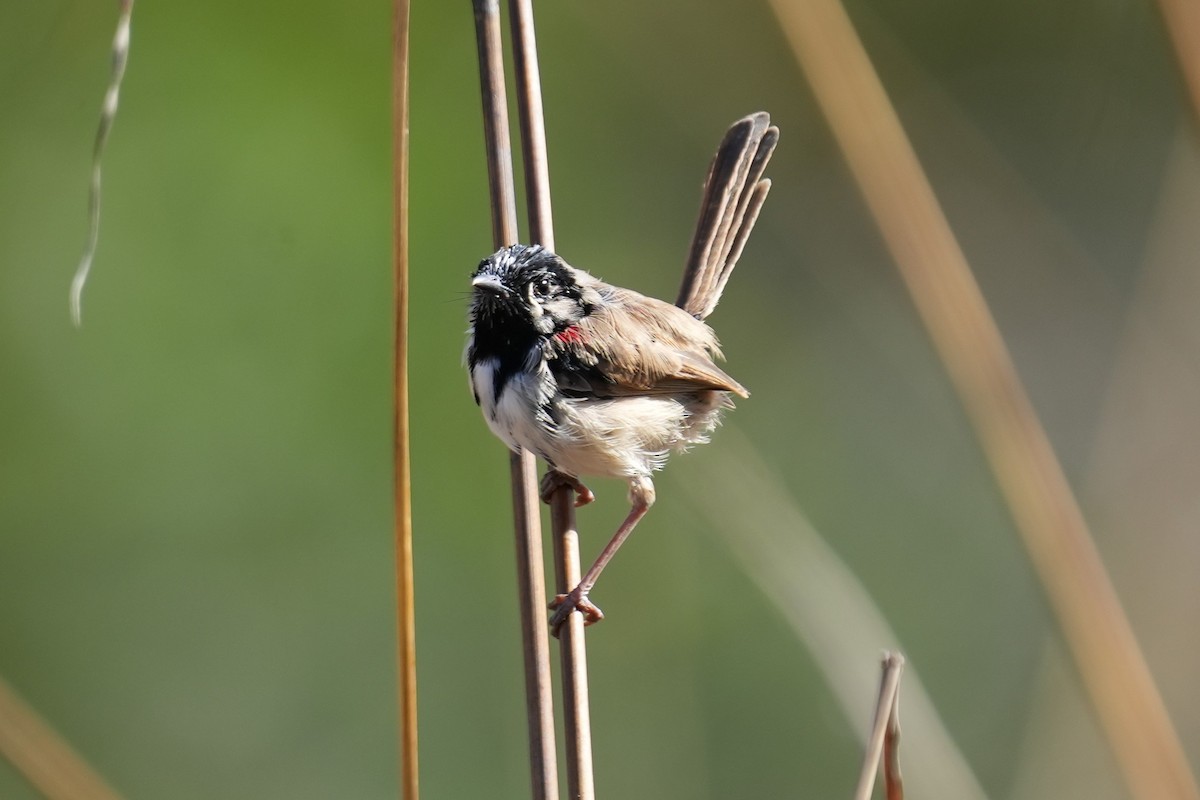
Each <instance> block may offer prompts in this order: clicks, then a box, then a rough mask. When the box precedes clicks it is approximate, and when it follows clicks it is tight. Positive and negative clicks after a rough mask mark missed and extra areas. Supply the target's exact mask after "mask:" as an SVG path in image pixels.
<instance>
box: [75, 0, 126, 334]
mask: <svg viewBox="0 0 1200 800" xmlns="http://www.w3.org/2000/svg"><path fill="white" fill-rule="evenodd" d="M132 17H133V0H120V15H119V16H118V17H117V32H116V34H115V35H114V36H113V44H112V71H111V73H110V74H109V78H108V90H107V91H106V92H105V93H104V104H103V106H102V107H101V109H100V124H99V126H97V128H96V140H95V142H94V144H93V145H92V183H91V187H90V188H89V190H88V238H87V245H86V246H85V247H84V250H83V258H81V259H80V261H79V266H78V267H76V268H75V277H74V278H72V279H71V320H72V321H73V322H74V323H75V327H79V326H80V325H82V324H83V287H84V285H85V284H86V283H87V279H88V273H90V272H91V271H92V260H93V259H94V258H95V257H96V246H97V245H98V244H99V243H100V160H101V158H102V157H103V156H104V145H105V144H106V143H107V142H108V132H109V131H110V130H112V126H113V122H114V121H116V118H117V103H118V101H119V100H120V96H121V81H122V80H123V79H124V78H125V65H126V63H128V61H129V24H130V20H131V19H132Z"/></svg>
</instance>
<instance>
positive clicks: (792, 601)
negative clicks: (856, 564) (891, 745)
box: [673, 423, 987, 800]
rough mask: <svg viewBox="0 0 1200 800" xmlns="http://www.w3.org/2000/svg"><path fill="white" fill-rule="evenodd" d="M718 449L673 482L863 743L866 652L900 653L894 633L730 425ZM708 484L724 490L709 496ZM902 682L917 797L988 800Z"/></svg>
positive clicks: (914, 689)
mask: <svg viewBox="0 0 1200 800" xmlns="http://www.w3.org/2000/svg"><path fill="white" fill-rule="evenodd" d="M719 446H720V448H721V454H722V458H721V459H720V460H719V461H718V460H717V459H707V458H697V459H694V460H691V461H686V462H681V463H680V465H679V466H678V468H677V469H684V470H690V471H692V473H693V474H694V475H695V476H696V477H695V479H691V478H687V479H684V480H679V481H676V484H675V485H676V487H677V488H678V489H681V490H682V491H683V492H684V493H685V494H686V495H687V496H688V498H689V500H690V501H691V503H692V505H693V506H694V507H695V508H696V509H697V511H698V513H700V514H701V515H703V516H704V517H705V518H706V519H708V520H709V522H710V523H711V528H712V529H713V530H714V531H718V532H719V533H720V535H721V539H722V541H723V542H724V543H725V544H726V545H727V546H728V547H729V551H730V553H731V554H732V555H733V557H734V558H735V559H736V560H737V561H738V562H739V563H740V564H741V566H742V569H744V570H745V572H746V574H747V575H748V576H749V577H750V578H751V579H752V580H753V581H754V582H755V584H757V585H758V587H759V588H760V589H761V590H762V592H763V594H764V595H766V597H767V598H768V599H769V600H770V601H771V602H772V603H773V604H774V606H775V607H776V608H777V609H778V610H779V612H780V614H782V615H783V617H784V619H785V620H786V621H787V623H788V625H789V626H790V627H791V628H792V630H793V631H795V633H796V635H797V637H798V638H799V639H800V640H801V641H802V642H803V643H804V645H805V647H806V648H807V649H808V652H809V654H810V655H811V656H812V659H813V662H814V663H815V664H816V666H817V668H818V669H819V670H820V671H821V675H822V676H823V677H824V678H825V681H826V683H828V685H829V688H830V690H831V691H832V693H833V695H834V697H835V698H836V699H837V701H838V703H839V705H840V706H841V708H842V710H843V712H844V714H845V717H846V719H847V721H848V722H849V723H850V725H851V726H852V727H853V728H854V730H855V733H856V734H857V735H858V736H859V738H860V739H861V740H862V741H863V742H866V741H867V739H868V737H869V735H870V731H869V730H868V729H867V727H866V725H865V723H864V720H863V719H862V717H861V714H862V709H861V706H862V691H863V686H866V685H868V684H870V683H871V682H872V680H873V679H875V677H876V676H875V675H874V674H873V673H874V670H872V669H871V668H870V667H869V666H868V665H867V664H866V662H865V661H864V660H863V659H864V655H865V654H869V653H877V652H879V649H880V647H888V648H894V649H900V648H899V645H900V640H899V637H898V636H897V635H896V633H895V631H893V630H891V629H890V628H889V627H888V623H887V620H886V619H885V618H884V614H883V611H882V610H881V609H880V608H879V607H878V606H877V605H876V604H875V603H874V601H873V600H872V599H871V596H870V595H869V594H868V593H867V591H866V589H865V588H864V587H863V585H862V583H861V582H860V581H859V580H858V579H857V578H856V577H855V576H854V573H852V572H851V571H850V569H849V567H847V566H846V564H845V563H844V562H843V561H842V560H841V559H840V558H838V556H837V554H836V553H835V552H834V551H833V549H832V548H831V547H830V546H829V545H828V544H826V542H825V540H824V539H823V538H822V537H821V535H820V533H819V532H818V531H817V530H816V529H815V528H813V526H812V523H811V522H809V520H808V519H807V518H806V517H805V516H804V512H803V511H802V510H801V509H800V508H799V506H797V505H796V503H795V501H794V500H793V499H792V497H791V496H790V495H789V494H788V492H787V490H786V488H785V487H783V486H782V485H781V484H780V482H779V479H778V477H777V476H776V475H775V474H774V473H773V472H772V471H771V470H770V469H769V468H768V466H767V465H766V464H765V463H763V461H762V459H761V458H760V457H759V456H758V454H757V453H756V452H755V450H754V448H753V447H752V445H751V444H750V443H749V442H748V440H747V439H746V438H745V436H743V435H742V434H741V433H740V432H739V431H738V428H737V425H736V424H735V423H726V424H725V425H724V426H723V427H722V429H721V438H720V442H719ZM685 465H686V466H685ZM673 474H675V475H678V474H679V473H678V472H675V473H673ZM713 486H720V487H721V491H719V492H714V491H712V487H713ZM904 680H905V690H904V691H905V709H906V710H905V715H906V716H907V719H908V721H909V724H910V725H912V726H913V727H915V728H916V729H918V730H920V731H921V735H920V736H919V737H915V738H913V739H912V741H911V742H910V744H909V746H908V748H907V756H906V761H907V763H908V765H909V768H910V770H911V771H912V773H913V775H914V780H913V783H914V787H913V789H914V794H916V795H918V796H921V797H926V798H930V800H938V799H944V800H986V798H987V795H986V794H985V793H984V791H983V788H982V787H981V786H980V785H979V781H978V780H977V779H976V777H975V775H974V774H973V773H972V772H971V767H970V765H969V764H968V763H967V761H966V759H965V758H964V757H963V755H962V753H961V752H960V751H959V750H958V747H957V746H956V745H955V743H954V739H953V738H952V737H951V736H950V733H949V732H948V731H947V730H946V726H945V724H944V723H943V722H942V719H941V717H940V716H939V715H938V712H937V709H936V708H935V707H934V705H933V701H932V700H931V699H930V697H929V692H928V691H927V690H926V689H925V685H924V683H923V682H922V680H921V676H920V674H919V673H918V671H917V670H915V669H914V668H913V667H912V665H909V666H908V667H907V668H906V673H905V679H904Z"/></svg>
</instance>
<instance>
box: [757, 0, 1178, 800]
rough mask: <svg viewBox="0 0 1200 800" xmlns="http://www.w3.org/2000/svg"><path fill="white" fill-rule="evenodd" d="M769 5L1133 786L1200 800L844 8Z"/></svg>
mask: <svg viewBox="0 0 1200 800" xmlns="http://www.w3.org/2000/svg"><path fill="white" fill-rule="evenodd" d="M771 2H772V6H773V8H774V9H775V13H776V16H777V17H778V18H779V20H780V23H781V24H782V26H783V29H784V31H785V33H786V35H787V37H788V39H789V41H790V42H791V45H792V49H793V50H794V52H795V54H796V58H797V60H798V61H799V63H800V65H801V68H802V69H803V70H804V72H805V74H806V75H807V77H808V80H809V82H810V84H811V85H812V88H813V91H814V93H815V95H816V97H817V102H818V103H819V104H820V106H821V108H822V110H823V111H824V113H825V116H826V117H827V119H828V120H829V124H830V127H831V128H832V129H833V133H834V137H835V138H836V139H837V141H838V144H839V145H840V147H841V148H842V151H843V153H844V155H845V158H846V161H847V163H848V164H849V165H850V169H851V171H852V172H853V173H854V176H855V179H856V180H857V182H858V184H859V187H860V189H861V190H862V192H863V195H864V197H865V198H866V201H867V205H868V206H869V207H870V209H871V213H872V214H873V215H874V217H875V220H876V222H877V224H878V225H879V227H880V230H881V232H882V234H883V238H884V240H885V242H886V244H887V246H888V249H889V250H890V251H891V253H892V256H893V258H894V259H895V260H896V263H897V265H898V266H899V268H900V272H901V275H902V276H903V278H904V280H905V282H906V283H907V285H908V288H909V291H910V292H911V294H912V296H913V300H914V302H915V304H916V307H917V310H918V312H919V313H920V315H921V317H922V319H923V320H924V322H925V325H926V327H927V328H928V330H929V334H930V337H931V338H932V340H933V343H934V346H935V347H936V348H937V351H938V353H939V354H940V356H941V358H942V360H943V362H944V363H945V365H946V369H947V372H948V373H949V375H950V378H951V380H952V381H953V382H954V384H955V387H956V388H957V389H958V392H959V395H960V396H961V398H962V401H963V405H964V406H965V408H966V410H967V413H968V414H969V416H970V417H971V420H972V422H973V423H974V425H975V428H976V431H977V433H978V435H979V437H980V441H981V443H982V446H983V449H984V452H985V454H986V456H987V458H988V461H989V462H990V464H991V467H992V471H993V473H994V475H995V477H996V480H997V483H998V484H999V486H1000V489H1001V491H1002V492H1003V494H1004V497H1005V499H1006V501H1007V503H1008V506H1009V509H1010V511H1011V513H1012V515H1013V518H1014V520H1015V522H1016V525H1017V529H1018V530H1019V532H1020V533H1021V537H1022V541H1023V542H1024V544H1025V548H1026V550H1027V552H1028V553H1029V556H1030V559H1031V561H1032V562H1033V565H1034V567H1035V569H1036V570H1037V573H1038V575H1039V577H1040V579H1041V582H1042V585H1043V587H1044V589H1045V591H1046V594H1047V597H1048V598H1049V600H1050V604H1051V607H1052V608H1053V610H1054V612H1055V614H1056V616H1057V619H1058V621H1059V625H1060V626H1061V629H1062V631H1063V635H1064V637H1065V638H1066V641H1067V643H1068V645H1069V647H1070V648H1071V651H1072V654H1073V656H1074V660H1075V664H1076V667H1077V669H1078V670H1079V673H1080V675H1081V676H1082V678H1083V683H1084V686H1085V687H1086V689H1087V691H1088V694H1089V697H1090V699H1091V702H1092V704H1093V706H1094V707H1095V709H1096V711H1097V714H1098V716H1099V718H1100V721H1101V724H1102V727H1103V729H1104V732H1105V734H1106V736H1107V738H1108V742H1109V744H1110V746H1111V747H1112V749H1113V752H1114V753H1115V754H1116V756H1117V760H1118V762H1119V763H1120V765H1121V769H1122V771H1123V773H1124V776H1125V779H1126V782H1127V783H1128V785H1129V787H1130V789H1131V791H1132V792H1133V794H1134V796H1135V797H1137V798H1140V799H1141V800H1170V799H1172V798H1187V799H1188V800H1197V798H1200V791H1198V790H1197V787H1196V783H1195V779H1194V778H1193V776H1192V774H1191V771H1190V768H1189V766H1188V763H1187V759H1186V757H1185V756H1184V754H1183V748H1182V746H1181V745H1180V742H1179V739H1178V737H1177V736H1176V734H1175V731H1174V729H1173V727H1172V725H1171V721H1170V718H1169V717H1168V715H1167V712H1166V708H1165V707H1164V706H1163V702H1162V698H1161V697H1160V696H1159V693H1158V689H1157V687H1156V686H1155V684H1154V680H1153V678H1152V677H1151V675H1150V671H1149V669H1148V667H1147V666H1146V663H1145V660H1144V659H1143V657H1142V653H1141V650H1140V649H1139V647H1138V644H1137V641H1136V639H1135V637H1134V635H1133V631H1132V628H1131V627H1130V625H1129V622H1128V620H1127V619H1126V616H1125V612H1124V610H1123V609H1122V607H1121V604H1120V602H1119V601H1118V599H1117V596H1116V592H1115V591H1114V590H1113V587H1112V584H1111V582H1110V580H1109V578H1108V575H1107V573H1106V572H1105V570H1104V566H1103V564H1102V562H1101V561H1100V557H1099V555H1098V553H1097V552H1096V548H1095V545H1094V543H1093V542H1092V539H1091V536H1090V534H1089V532H1088V529H1087V525H1086V523H1085V522H1084V519H1083V514H1082V512H1081V511H1080V509H1079V506H1078V504H1077V502H1076V501H1075V497H1074V495H1073V494H1072V492H1071V489H1070V486H1069V485H1068V483H1067V480H1066V477H1065V476H1064V475H1063V471H1062V468H1061V466H1060V465H1059V463H1058V460H1057V458H1056V457H1055V455H1054V452H1053V450H1052V449H1051V447H1050V444H1049V441H1048V440H1047V438H1046V434H1045V431H1044V430H1043V429H1042V427H1041V424H1040V422H1039V421H1038V418H1037V415H1036V414H1035V413H1034V411H1033V408H1032V406H1031V404H1030V402H1029V399H1028V397H1027V396H1026V394H1025V391H1024V388H1023V387H1022V385H1021V382H1020V379H1019V378H1018V377H1017V373H1016V370H1015V368H1014V367H1013V364H1012V360H1011V358H1010V357H1009V354H1008V351H1007V349H1006V348H1005V346H1004V342H1003V340H1002V339H1001V337H1000V333H999V331H998V330H997V328H996V324H995V321H994V320H993V319H992V317H991V314H990V313H989V311H988V308H987V305H986V303H985V302H984V299H983V296H982V294H981V293H980V291H979V287H978V286H977V285H976V283H975V281H974V278H973V276H972V275H971V271H970V268H969V267H968V265H967V261H966V258H965V256H964V255H963V253H962V250H961V249H960V248H959V245H958V242H957V240H956V239H955V238H954V234H953V233H952V232H951V230H950V226H949V224H948V223H947V221H946V218H945V216H944V214H943V213H942V211H941V208H940V206H939V205H938V202H937V199H936V197H935V196H934V194H933V190H932V188H931V187H930V185H929V182H928V180H927V178H926V177H925V174H924V172H923V171H922V170H921V167H920V164H919V163H918V161H917V158H916V154H915V153H914V152H913V149H912V146H911V144H910V143H909V141H908V138H907V137H906V136H905V134H904V131H903V129H902V127H901V125H900V122H899V119H898V118H897V116H896V113H895V110H894V109H893V108H892V106H891V103H890V102H889V100H888V98H887V95H886V93H885V92H884V89H883V86H882V84H881V83H880V81H879V78H878V76H877V75H876V74H875V71H874V69H873V67H872V66H871V62H870V59H869V58H868V56H867V54H866V51H865V50H864V49H863V46H862V43H861V42H860V41H859V39H858V36H857V34H856V32H855V30H854V27H853V25H852V24H851V22H850V19H849V17H848V16H847V15H846V12H845V9H844V8H843V7H842V5H841V4H840V3H839V2H837V0H812V1H811V2H805V3H789V2H786V1H785V0H771Z"/></svg>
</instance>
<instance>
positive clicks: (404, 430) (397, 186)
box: [392, 0, 418, 800]
mask: <svg viewBox="0 0 1200 800" xmlns="http://www.w3.org/2000/svg"><path fill="white" fill-rule="evenodd" d="M408 72H409V0H394V3H393V9H392V214H393V218H392V273H393V276H392V286H393V306H394V312H393V318H392V319H393V324H394V325H395V331H394V333H395V336H394V340H393V372H392V377H393V394H392V397H393V406H392V412H393V420H392V422H393V426H392V431H393V440H392V444H393V448H392V455H393V462H394V467H393V473H392V475H393V479H394V481H395V490H394V495H393V497H394V500H395V511H394V517H393V519H394V523H395V529H394V536H395V550H396V646H397V652H396V663H397V674H396V679H397V699H398V701H399V703H400V708H399V709H398V710H399V714H400V785H401V786H402V787H403V796H404V797H405V798H406V800H417V795H418V791H417V639H416V619H415V598H414V590H413V550H412V481H411V473H410V463H409V441H410V437H409V433H410V428H409V420H408V285H409V284H408V118H409V117H408V114H409V103H408V86H409V81H408Z"/></svg>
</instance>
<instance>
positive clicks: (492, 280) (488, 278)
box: [471, 275, 512, 297]
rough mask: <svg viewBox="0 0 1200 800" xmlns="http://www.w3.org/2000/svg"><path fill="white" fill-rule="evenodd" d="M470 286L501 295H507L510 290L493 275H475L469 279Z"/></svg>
mask: <svg viewBox="0 0 1200 800" xmlns="http://www.w3.org/2000/svg"><path fill="white" fill-rule="evenodd" d="M471 286H472V288H475V289H482V290H484V291H485V292H490V293H492V294H498V295H501V296H503V297H508V296H509V295H510V294H512V291H511V290H510V289H509V288H508V287H507V286H505V285H504V284H503V283H501V282H500V279H499V278H497V277H496V276H495V275H476V276H475V277H474V278H473V279H472V280H471Z"/></svg>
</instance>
